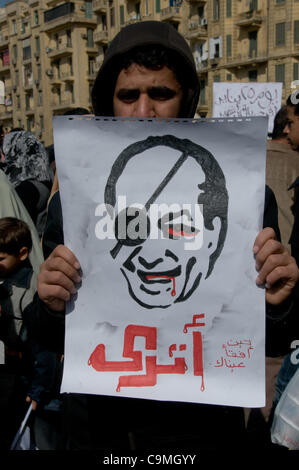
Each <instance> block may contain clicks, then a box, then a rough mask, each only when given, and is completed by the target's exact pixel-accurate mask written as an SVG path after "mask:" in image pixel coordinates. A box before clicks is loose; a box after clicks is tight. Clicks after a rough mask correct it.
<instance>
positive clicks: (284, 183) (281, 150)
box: [266, 106, 299, 247]
mask: <svg viewBox="0 0 299 470" xmlns="http://www.w3.org/2000/svg"><path fill="white" fill-rule="evenodd" d="M287 120H288V111H287V107H286V106H282V108H281V109H280V110H279V111H278V113H277V114H276V116H275V118H274V127H273V132H272V138H271V140H268V142H267V160H266V183H267V185H268V186H270V188H271V189H272V191H273V192H274V194H275V197H276V201H277V205H278V224H279V229H280V235H281V242H282V243H283V245H284V246H286V247H287V246H288V244H289V241H290V235H291V230H292V226H293V214H292V210H291V206H292V204H293V201H292V195H291V193H290V192H289V191H288V189H289V186H290V185H291V184H292V183H293V181H294V180H295V178H296V177H297V176H298V175H299V154H298V152H296V151H295V150H293V149H292V147H291V144H290V142H289V140H288V138H287V133H286V132H285V131H284V130H285V127H286V124H287Z"/></svg>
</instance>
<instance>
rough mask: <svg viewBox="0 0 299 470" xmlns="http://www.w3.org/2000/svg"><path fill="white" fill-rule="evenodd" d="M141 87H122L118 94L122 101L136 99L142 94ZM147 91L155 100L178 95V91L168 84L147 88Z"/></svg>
mask: <svg viewBox="0 0 299 470" xmlns="http://www.w3.org/2000/svg"><path fill="white" fill-rule="evenodd" d="M140 93H141V91H140V89H139V88H120V89H119V90H118V91H117V93H116V96H117V98H118V99H119V100H121V101H126V100H128V101H130V100H132V101H135V100H137V99H138V98H139V96H140ZM146 93H147V94H148V96H149V97H150V98H151V99H153V100H169V99H171V98H173V97H174V96H175V95H176V91H175V90H172V89H171V88H169V87H167V86H152V87H149V88H147V89H146Z"/></svg>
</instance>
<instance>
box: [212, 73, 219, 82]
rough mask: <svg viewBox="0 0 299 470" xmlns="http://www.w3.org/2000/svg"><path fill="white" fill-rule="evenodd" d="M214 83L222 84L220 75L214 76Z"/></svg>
mask: <svg viewBox="0 0 299 470" xmlns="http://www.w3.org/2000/svg"><path fill="white" fill-rule="evenodd" d="M213 81H214V82H215V83H217V82H220V75H214V77H213Z"/></svg>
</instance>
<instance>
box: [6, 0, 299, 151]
mask: <svg viewBox="0 0 299 470" xmlns="http://www.w3.org/2000/svg"><path fill="white" fill-rule="evenodd" d="M153 19H154V20H158V21H167V22H170V23H172V24H173V26H174V27H175V28H177V29H178V31H179V32H180V33H181V34H182V35H183V36H184V37H185V38H186V40H187V41H188V43H189V44H190V47H191V49H192V52H193V55H194V59H195V63H196V67H197V71H198V74H199V79H200V83H201V95H200V101H199V106H198V115H200V116H208V117H209V116H211V110H212V89H213V82H215V81H221V82H225V81H234V82H248V81H249V82H256V81H257V82H282V83H283V97H282V98H283V101H284V100H285V98H286V97H287V96H288V94H289V93H290V92H291V82H292V81H293V80H298V79H299V1H298V0H207V1H202V0H183V1H181V0H75V1H70V2H65V1H62V0H48V1H47V0H27V1H24V0H14V1H12V2H9V3H8V4H7V5H6V6H5V8H3V9H0V81H1V82H2V83H3V84H4V90H2V91H1V90H0V103H1V104H0V122H1V123H2V124H3V126H4V128H6V129H11V128H14V127H23V128H24V129H26V130H31V131H32V132H34V133H35V134H36V135H37V136H38V137H39V138H40V139H41V140H42V141H43V142H44V143H45V145H49V144H51V143H52V141H53V137H52V116H53V115H56V114H63V113H64V112H65V111H66V110H69V109H72V108H75V107H84V108H87V109H89V110H91V102H90V89H91V86H92V84H93V81H94V79H95V76H96V73H97V71H98V69H99V67H100V65H101V63H102V61H103V58H104V54H105V51H106V49H107V47H108V44H109V42H110V41H111V40H112V39H113V37H114V36H115V35H116V34H117V32H118V31H120V29H121V28H122V27H124V26H125V25H127V24H130V23H134V22H137V21H148V20H153Z"/></svg>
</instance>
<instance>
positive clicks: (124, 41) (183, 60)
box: [91, 21, 199, 118]
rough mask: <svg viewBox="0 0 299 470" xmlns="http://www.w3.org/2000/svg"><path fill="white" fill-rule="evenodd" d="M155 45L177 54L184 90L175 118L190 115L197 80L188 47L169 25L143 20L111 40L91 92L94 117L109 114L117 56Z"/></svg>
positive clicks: (192, 109) (192, 113)
mask: <svg viewBox="0 0 299 470" xmlns="http://www.w3.org/2000/svg"><path fill="white" fill-rule="evenodd" d="M157 44H159V45H161V46H164V47H165V48H166V49H169V50H171V51H172V52H173V53H175V54H177V56H178V63H180V64H182V65H181V67H184V70H185V77H186V83H185V84H184V85H185V87H184V88H185V90H186V91H185V95H184V102H183V106H182V109H181V113H180V116H179V117H182V118H187V117H193V116H194V114H195V111H196V107H197V103H198V98H199V80H198V76H197V73H196V68H195V64H194V59H193V56H192V53H191V50H190V48H189V46H188V44H187V42H186V41H185V39H184V38H183V37H182V36H181V35H180V34H179V33H178V32H177V31H176V29H175V28H174V27H173V26H172V25H171V24H169V23H167V22H160V21H144V22H140V23H134V24H131V25H129V26H126V27H125V28H123V29H122V30H121V31H120V32H119V33H118V34H117V35H116V36H115V38H114V39H113V40H112V41H111V44H110V46H109V48H108V49H107V52H106V54H105V58H104V61H103V64H102V66H101V68H100V70H99V73H98V75H97V78H96V80H95V82H94V85H93V88H92V91H91V99H92V106H93V111H94V114H95V115H96V116H113V106H112V104H113V93H114V89H115V84H116V80H117V77H118V74H119V72H120V68H119V61H120V57H121V55H122V54H124V53H126V52H128V51H130V50H132V49H135V48H136V47H140V46H148V45H157Z"/></svg>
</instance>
